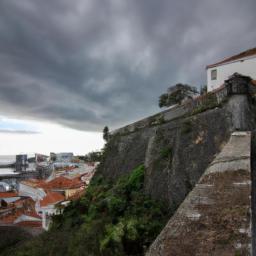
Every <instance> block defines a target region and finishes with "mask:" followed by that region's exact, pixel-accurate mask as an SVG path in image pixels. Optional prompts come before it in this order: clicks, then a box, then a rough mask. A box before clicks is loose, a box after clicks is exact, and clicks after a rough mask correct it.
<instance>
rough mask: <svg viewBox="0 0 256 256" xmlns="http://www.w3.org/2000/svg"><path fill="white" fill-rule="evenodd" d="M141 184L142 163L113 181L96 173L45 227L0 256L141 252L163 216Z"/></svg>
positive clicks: (131, 253) (158, 228)
mask: <svg viewBox="0 0 256 256" xmlns="http://www.w3.org/2000/svg"><path fill="white" fill-rule="evenodd" d="M143 184H144V167H143V166H139V167H138V168H136V169H134V170H133V171H132V172H131V173H130V174H129V175H126V176H123V177H121V178H119V179H118V180H116V182H114V183H112V182H107V181H106V180H104V179H103V178H102V177H100V176H99V175H98V176H96V177H95V178H94V179H93V181H92V182H91V184H90V186H89V188H88V189H87V191H86V194H85V195H84V196H83V197H82V198H80V199H79V200H77V201H73V202H71V203H70V204H69V206H68V207H67V208H66V209H65V210H64V212H63V214H62V215H58V216H55V217H54V221H53V225H52V227H51V230H50V231H48V232H45V233H44V234H42V235H41V236H39V237H37V238H35V239H33V240H31V241H30V242H27V243H25V244H23V245H22V246H20V247H16V248H13V249H12V250H11V251H10V250H8V251H7V252H6V253H5V254H4V255H18V256H25V255H29V256H31V255H36V256H40V255H42V256H43V255H47V256H50V255H54V256H55V255H62V256H63V255H103V256H105V255H109V256H110V255H143V254H144V253H145V250H146V249H147V248H148V246H149V245H150V244H151V242H152V241H153V240H154V238H155V237H156V236H157V235H158V234H159V232H160V231H161V229H162V228H163V226H164V225H165V223H166V222H167V220H168V213H167V211H166V210H165V207H164V206H163V205H162V204H161V203H160V202H156V201H152V200H151V199H150V198H149V197H148V196H146V195H145V194H144V189H143Z"/></svg>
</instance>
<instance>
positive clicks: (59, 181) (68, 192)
mask: <svg viewBox="0 0 256 256" xmlns="http://www.w3.org/2000/svg"><path fill="white" fill-rule="evenodd" d="M43 188H44V189H45V190H50V191H54V192H60V193H62V194H63V195H64V196H65V198H66V199H68V198H70V197H72V196H73V195H75V194H76V193H80V192H81V190H84V188H85V184H84V182H83V181H82V180H81V178H80V177H77V178H73V179H68V178H66V177H63V176H59V177H57V178H55V179H53V180H51V181H49V182H46V183H45V184H44V185H43Z"/></svg>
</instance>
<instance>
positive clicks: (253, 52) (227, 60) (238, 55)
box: [206, 47, 256, 69]
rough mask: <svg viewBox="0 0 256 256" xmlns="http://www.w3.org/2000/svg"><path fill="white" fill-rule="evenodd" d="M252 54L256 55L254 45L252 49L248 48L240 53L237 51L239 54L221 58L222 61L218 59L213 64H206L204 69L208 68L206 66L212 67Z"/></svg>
mask: <svg viewBox="0 0 256 256" xmlns="http://www.w3.org/2000/svg"><path fill="white" fill-rule="evenodd" d="M253 55H256V47H255V48H252V49H249V50H247V51H244V52H241V53H239V54H236V55H234V56H231V57H228V58H225V59H224V60H222V61H220V62H217V63H215V64H211V65H208V66H207V67H206V69H208V68H213V67H216V66H219V65H221V64H224V63H228V62H230V61H235V60H239V59H241V58H246V57H249V56H253Z"/></svg>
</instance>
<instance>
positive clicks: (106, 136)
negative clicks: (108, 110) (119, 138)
mask: <svg viewBox="0 0 256 256" xmlns="http://www.w3.org/2000/svg"><path fill="white" fill-rule="evenodd" d="M103 139H104V140H105V141H106V142H107V141H108V139H109V129H108V127H107V126H105V127H104V129H103Z"/></svg>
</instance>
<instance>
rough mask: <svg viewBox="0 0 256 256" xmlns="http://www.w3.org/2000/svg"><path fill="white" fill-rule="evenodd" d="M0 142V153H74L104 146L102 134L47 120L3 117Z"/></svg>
mask: <svg viewBox="0 0 256 256" xmlns="http://www.w3.org/2000/svg"><path fill="white" fill-rule="evenodd" d="M6 131H12V133H8V132H6ZM21 131H26V133H21ZM0 141H1V143H0V155H12V154H20V153H43V154H47V155H48V154H49V153H50V152H73V153H74V154H76V155H78V154H81V155H84V154H86V153H88V152H90V151H96V150H100V149H101V148H102V147H103V145H104V142H103V139H102V133H98V132H83V131H78V130H74V129H70V128H66V127H63V126H60V125H57V124H51V123H47V122H38V121H31V120H17V119H10V118H5V117H2V118H0Z"/></svg>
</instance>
